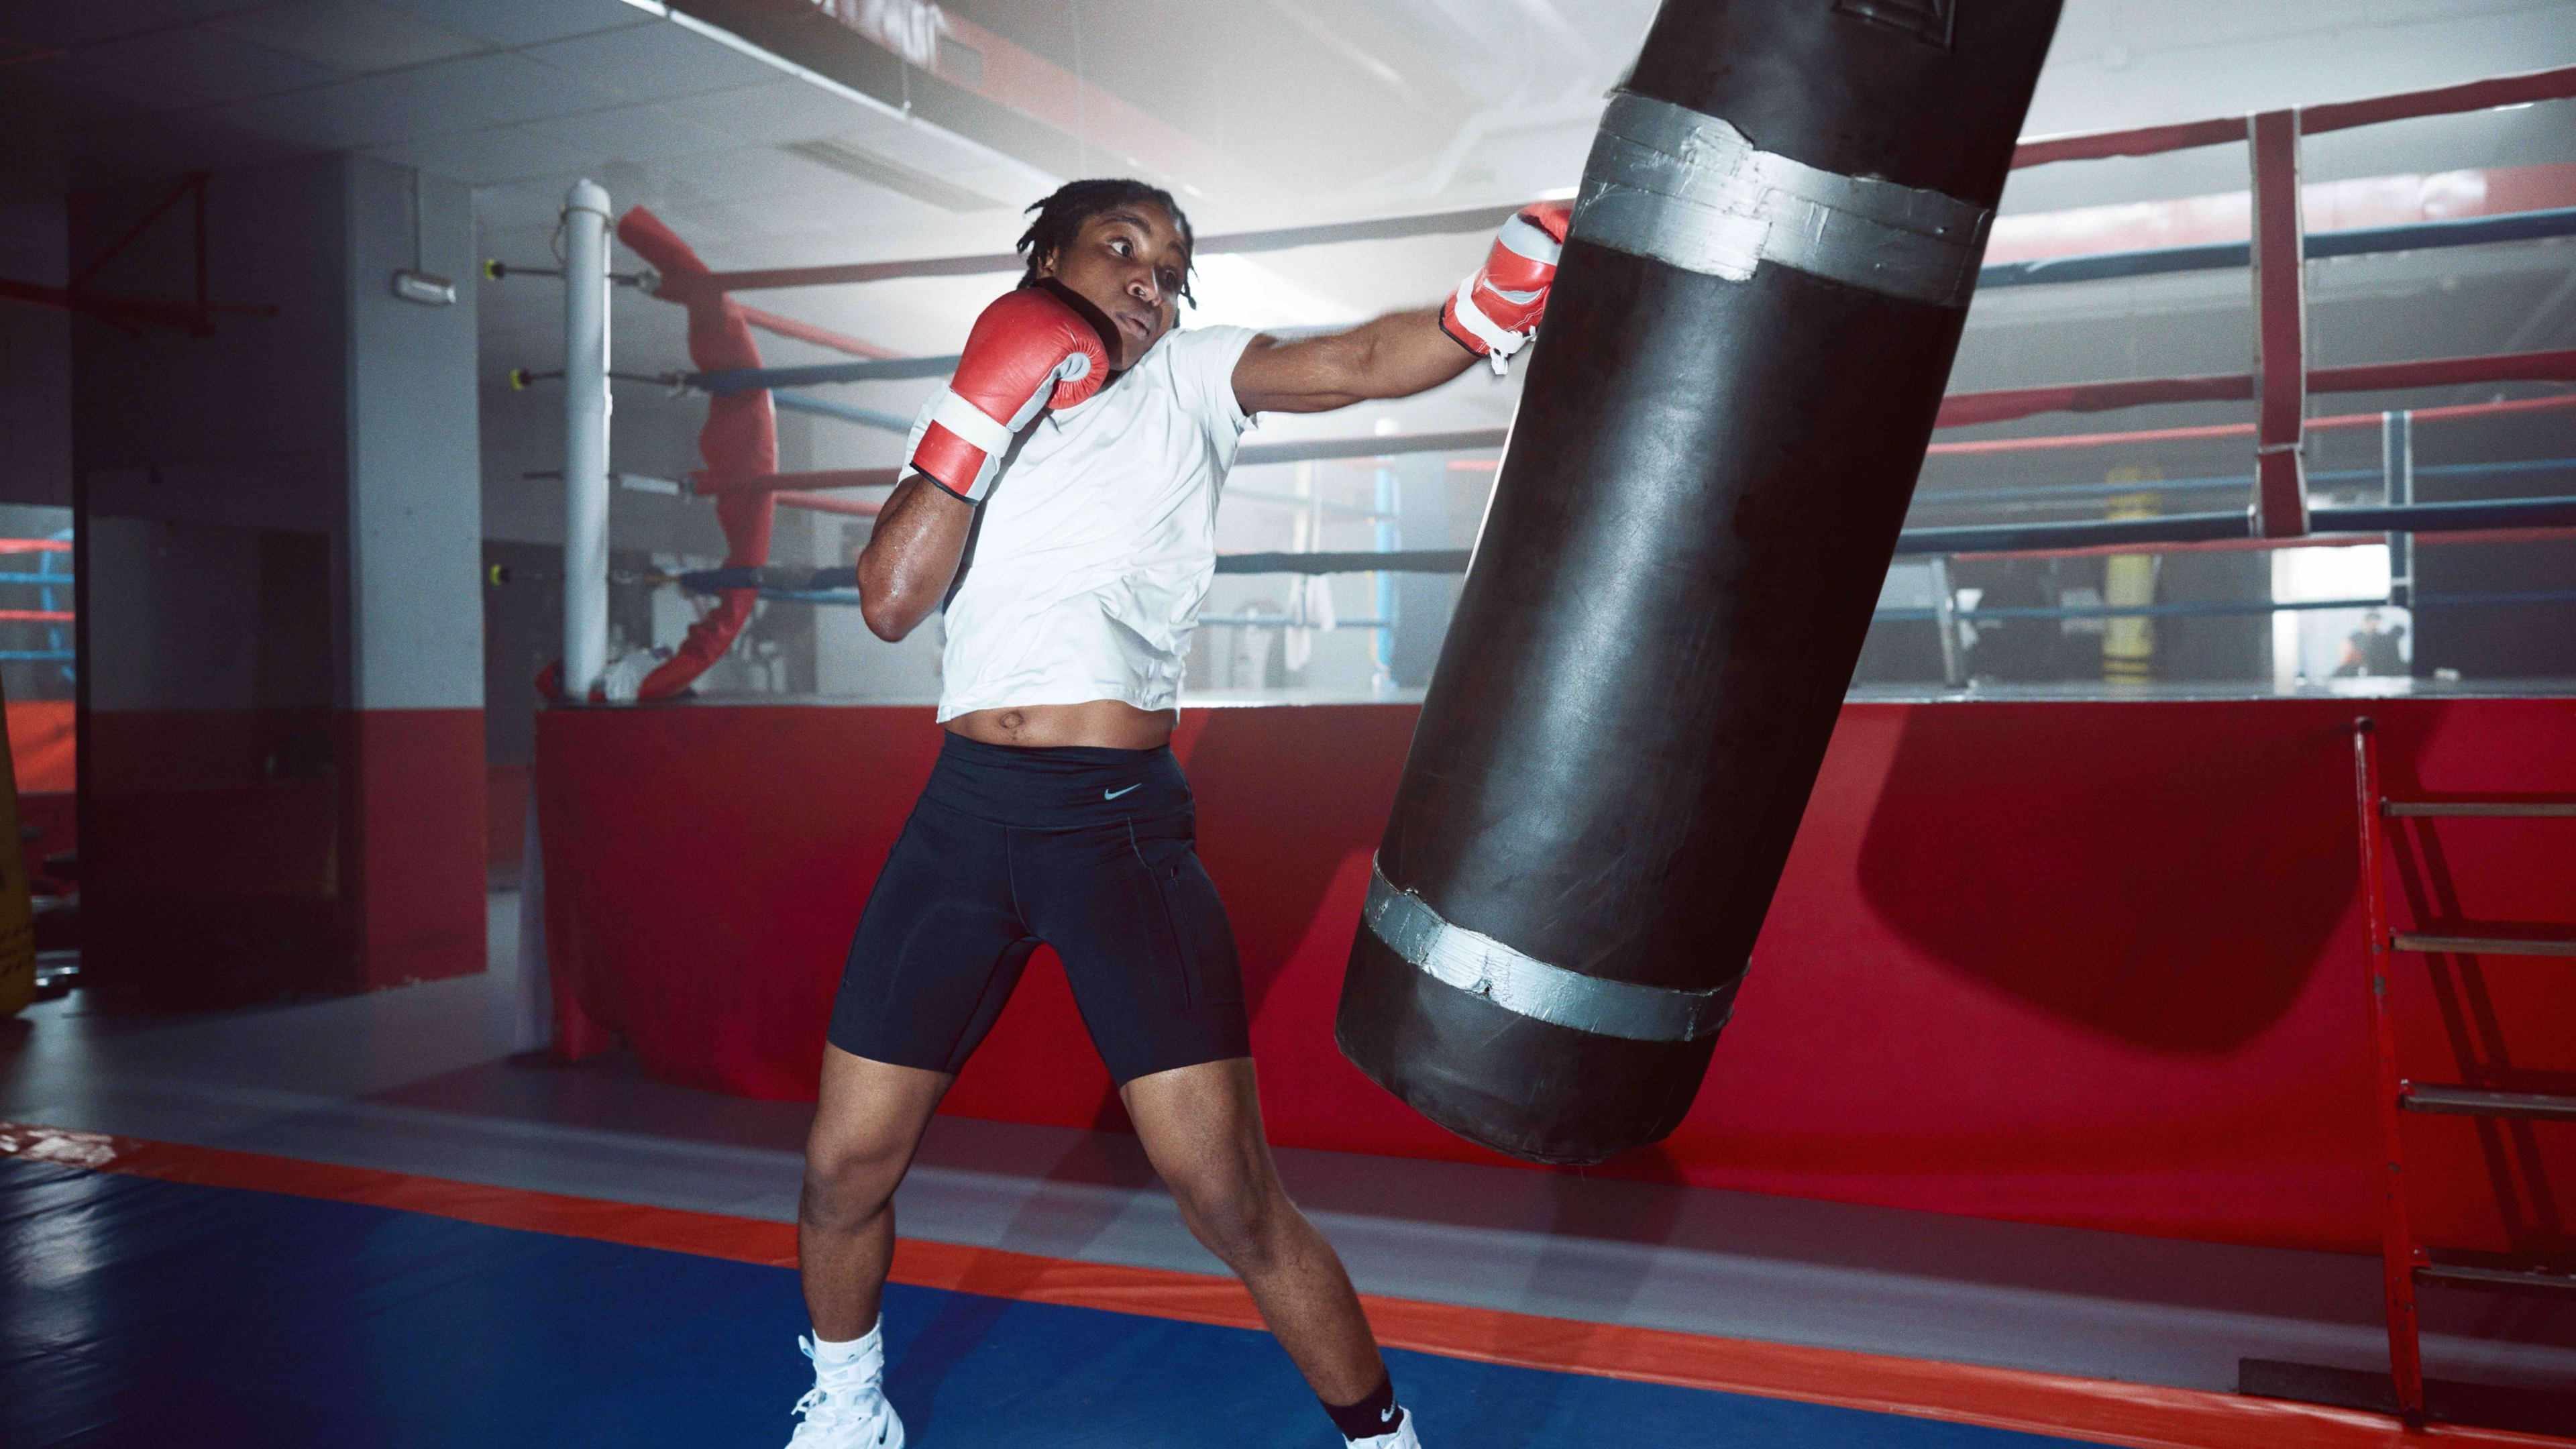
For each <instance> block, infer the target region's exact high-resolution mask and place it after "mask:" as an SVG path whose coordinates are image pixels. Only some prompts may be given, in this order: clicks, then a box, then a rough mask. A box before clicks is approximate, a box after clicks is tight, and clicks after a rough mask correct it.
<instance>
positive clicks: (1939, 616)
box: [1932, 554, 1968, 689]
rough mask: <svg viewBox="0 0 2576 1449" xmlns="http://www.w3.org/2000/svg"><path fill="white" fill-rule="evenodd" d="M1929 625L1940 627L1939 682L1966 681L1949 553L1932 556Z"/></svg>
mask: <svg viewBox="0 0 2576 1449" xmlns="http://www.w3.org/2000/svg"><path fill="white" fill-rule="evenodd" d="M1932 627H1933V628H1935V629H1938V630H1940V631H1941V682H1942V683H1943V684H1946V685H1948V686H1950V687H1951V688H1952V689H1956V688H1958V687H1959V686H1960V685H1963V684H1965V683H1967V682H1968V662H1967V659H1966V657H1965V651H1964V650H1963V649H1962V648H1961V647H1960V641H1959V591H1958V589H1957V588H1956V587H1955V586H1953V585H1952V584H1951V582H1950V556H1949V555H1948V554H1934V555H1933V556H1932Z"/></svg>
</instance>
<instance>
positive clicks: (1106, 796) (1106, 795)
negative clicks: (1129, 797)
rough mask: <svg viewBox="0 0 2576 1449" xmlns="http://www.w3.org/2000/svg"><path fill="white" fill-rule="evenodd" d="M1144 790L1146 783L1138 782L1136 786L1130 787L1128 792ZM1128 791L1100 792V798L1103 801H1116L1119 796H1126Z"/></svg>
mask: <svg viewBox="0 0 2576 1449" xmlns="http://www.w3.org/2000/svg"><path fill="white" fill-rule="evenodd" d="M1144 788H1145V786H1144V782H1142V781H1138V782H1137V783H1136V784H1133V785H1130V786H1128V787H1127V790H1142V789H1144ZM1127 790H1103V791H1101V792H1100V798H1101V799H1103V800H1115V799H1117V798H1118V797H1119V796H1121V795H1124V794H1126V793H1127Z"/></svg>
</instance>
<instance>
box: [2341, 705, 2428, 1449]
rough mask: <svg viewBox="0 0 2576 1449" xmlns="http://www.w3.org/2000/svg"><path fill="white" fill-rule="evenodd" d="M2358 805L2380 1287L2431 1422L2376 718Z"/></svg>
mask: <svg viewBox="0 0 2576 1449" xmlns="http://www.w3.org/2000/svg"><path fill="white" fill-rule="evenodd" d="M2352 766H2353V786H2354V791H2353V793H2354V794H2355V796H2357V797H2358V798H2357V799H2356V800H2355V801H2354V803H2355V805H2356V806H2358V807H2359V814H2360V818H2361V929H2362V935H2363V943H2362V964H2363V969H2364V970H2365V971H2367V972H2368V973H2369V982H2368V984H2369V988H2370V993H2369V999H2370V1050H2371V1062H2372V1065H2373V1066H2374V1067H2375V1068H2376V1069H2377V1072H2376V1075H2375V1077H2374V1078H2373V1081H2372V1085H2373V1087H2374V1088H2375V1089H2376V1090H2375V1091H2374V1092H2373V1093H2372V1096H2373V1097H2375V1098H2376V1099H2377V1104H2378V1105H2377V1110H2376V1111H2375V1112H2374V1113H2373V1114H2372V1115H2373V1116H2374V1117H2376V1118H2377V1119H2378V1127H2379V1155H2380V1159H2381V1161H2380V1168H2381V1170H2380V1172H2379V1173H2378V1178H2379V1210H2380V1215H2379V1227H2380V1245H2379V1263H2380V1286H2381V1288H2382V1290H2383V1292H2384V1294H2385V1296H2386V1298H2387V1303H2388V1366H2389V1371H2390V1375H2391V1377H2392V1378H2394V1379H2395V1380H2396V1386H2397V1412H2398V1413H2399V1414H2400V1415H2402V1416H2403V1417H2404V1418H2405V1420H2406V1422H2407V1423H2409V1424H2420V1423H2421V1422H2423V1417H2424V1355H2423V1348H2422V1340H2421V1338H2419V1337H2418V1328H2417V1324H2416V1317H2415V1264H2416V1261H2417V1259H2418V1256H2419V1255H2418V1253H2417V1251H2416V1247H2415V1232H2414V1228H2413V1226H2412V1224H2410V1223H2409V1222H2408V1220H2407V1216H2406V1170H2405V1164H2406V1139H2405V1132H2404V1128H2403V1126H2402V1124H2401V1120H2400V1119H2401V1117H2402V1115H2403V1108H2402V1104H2401V1103H2400V1102H2399V1100H2398V1098H2399V1095H2400V1094H2401V1093H2403V1092H2404V1091H2405V1090H2406V1087H2405V1083H2404V1081H2403V1080H2402V1079H2401V1078H2400V1076H2399V1074H2398V1070H2397V1023H2396V1020H2395V1018H2394V1016H2393V1015H2392V1012H2391V1008H2390V1003H2389V1000H2388V957H2389V950H2388V946H2389V935H2388V888H2387V877H2386V876H2385V875H2383V874H2382V873H2381V872H2382V871H2383V870H2384V869H2385V866H2384V865H2383V863H2382V857H2383V849H2384V848H2383V844H2382V832H2383V826H2382V824H2381V819H2382V817H2381V814H2380V808H2381V807H2380V801H2381V796H2380V793H2379V736H2378V732H2377V731H2376V730H2375V729H2374V728H2373V727H2372V721H2371V720H2370V719H2369V717H2367V716H2364V717H2363V718H2360V719H2357V720H2354V721H2353V722H2352Z"/></svg>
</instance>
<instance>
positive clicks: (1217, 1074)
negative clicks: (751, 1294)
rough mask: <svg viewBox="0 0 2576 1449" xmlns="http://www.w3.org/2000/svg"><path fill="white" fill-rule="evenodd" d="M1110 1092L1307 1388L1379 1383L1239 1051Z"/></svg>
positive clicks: (1372, 1347)
mask: <svg viewBox="0 0 2576 1449" xmlns="http://www.w3.org/2000/svg"><path fill="white" fill-rule="evenodd" d="M1122 1095H1123V1096H1124V1097H1125V1098H1126V1102H1127V1114H1128V1115H1129V1116H1130V1117H1132V1118H1134V1119H1135V1122H1136V1132H1137V1135H1138V1136H1140V1137H1142V1138H1143V1139H1144V1143H1145V1154H1146V1156H1148V1157H1149V1158H1151V1159H1152V1160H1153V1163H1154V1170H1155V1171H1156V1172H1159V1173H1161V1174H1162V1176H1163V1181H1164V1182H1165V1183H1166V1184H1167V1185H1168V1186H1169V1187H1170V1188H1171V1190H1172V1196H1173V1197H1174V1198H1175V1199H1176V1200H1178V1201H1179V1203H1180V1207H1181V1219H1182V1221H1184V1222H1186V1223H1187V1224H1189V1228H1190V1231H1191V1232H1192V1233H1194V1234H1196V1235H1197V1237H1198V1240H1199V1241H1200V1242H1202V1243H1205V1244H1206V1245H1207V1247H1208V1251H1210V1252H1212V1253H1214V1254H1216V1255H1217V1257H1219V1258H1220V1259H1223V1260H1224V1262H1225V1265H1226V1266H1227V1267H1229V1268H1232V1269H1233V1270H1234V1271H1235V1274H1236V1275H1237V1276H1238V1277H1240V1278H1242V1279H1243V1285H1244V1286H1245V1287H1246V1288H1249V1289H1251V1290H1252V1301H1253V1303H1254V1304H1255V1305H1256V1306H1257V1307H1259V1308H1260V1310H1261V1317H1262V1321H1263V1322H1265V1323H1267V1324H1269V1325H1270V1331H1271V1332H1272V1333H1273V1334H1276V1335H1277V1336H1278V1339H1279V1345H1280V1347H1282V1348H1285V1349H1286V1350H1287V1351H1288V1357H1289V1359H1290V1360H1292V1361H1293V1362H1294V1363H1295V1364H1296V1365H1297V1369H1298V1371H1299V1372H1300V1373H1303V1374H1304V1375H1305V1376H1306V1382H1307V1384H1308V1385H1309V1386H1310V1387H1312V1388H1313V1389H1314V1391H1315V1396H1316V1397H1317V1398H1320V1399H1322V1400H1323V1401H1324V1402H1326V1403H1328V1404H1351V1403H1357V1402H1358V1401H1359V1400H1361V1399H1362V1398H1364V1397H1366V1396H1367V1395H1368V1394H1369V1393H1370V1392H1371V1391H1373V1390H1375V1389H1376V1388H1377V1387H1378V1385H1379V1384H1381V1383H1383V1382H1384V1381H1385V1379H1386V1362H1385V1360H1384V1359H1382V1358H1380V1357H1379V1356H1378V1351H1377V1338H1376V1336H1375V1335H1374V1334H1372V1333H1370V1332H1369V1324H1368V1318H1367V1316H1366V1315H1365V1314H1363V1313H1362V1312H1361V1311H1360V1300H1359V1295H1358V1294H1357V1293H1355V1292H1353V1291H1352V1290H1351V1277H1350V1274H1349V1273H1347V1272H1345V1271H1343V1269H1342V1260H1341V1258H1340V1256H1339V1255H1337V1254H1335V1253H1334V1252H1333V1245H1332V1244H1330V1243H1328V1242H1326V1241H1324V1235H1323V1234H1322V1233H1319V1232H1317V1231H1316V1230H1315V1225H1314V1224H1312V1223H1310V1222H1308V1221H1306V1215H1305V1214H1304V1213H1301V1212H1299V1211H1298V1210H1297V1205H1296V1204H1295V1203H1293V1202H1290V1201H1289V1200H1288V1194H1287V1191H1286V1190H1285V1189H1283V1188H1282V1187H1281V1186H1280V1184H1279V1172H1278V1169H1277V1167H1276V1166H1275V1165H1274V1164H1273V1163H1272V1161H1271V1157H1270V1145H1269V1143H1268V1142H1267V1141H1265V1140H1264V1139H1263V1137H1262V1135H1261V1099H1260V1096H1259V1094H1258V1093H1257V1092H1256V1091H1255V1090H1254V1087H1253V1076H1252V1062H1251V1059H1250V1058H1247V1057H1237V1058H1234V1059H1233V1060H1231V1061H1221V1062H1205V1063H1202V1064H1200V1065H1198V1066H1194V1067H1180V1068H1176V1069H1174V1070H1172V1071H1168V1072H1156V1073H1154V1074H1153V1075H1151V1076H1145V1077H1138V1078H1137V1079H1136V1080H1134V1081H1132V1082H1129V1083H1128V1084H1127V1085H1126V1087H1125V1088H1124V1089H1123V1092H1122ZM808 1291H809V1292H810V1291H811V1290H810V1289H809V1290H808Z"/></svg>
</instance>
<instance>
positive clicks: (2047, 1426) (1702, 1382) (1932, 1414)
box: [0, 1122, 2566, 1449]
mask: <svg viewBox="0 0 2576 1449" xmlns="http://www.w3.org/2000/svg"><path fill="white" fill-rule="evenodd" d="M0 1157H7V1158H15V1159H18V1160H21V1161H31V1162H54V1163H61V1164H64V1165H67V1166H72V1167H78V1168H84V1169H87V1170H89V1171H93V1172H115V1173H123V1174H127V1175H130V1176H135V1177H147V1178H153V1179H155V1180H158V1181H163V1182H184V1183H192V1184H195V1185H198V1186H203V1187H230V1188H242V1189H247V1190H250V1191H255V1192H275V1193H285V1194H289V1195H291V1196H296V1197H312V1198H322V1199H326V1200H328V1201H333V1202H348V1203H361V1204H365V1205H367V1206H371V1207H387V1208H398V1209H401V1210H403V1211H405V1212H416V1213H426V1214H429V1215H431V1216H434V1217H444V1218H452V1219H456V1220H458V1221H462V1222H470V1223H481V1224H483V1225H485V1226H487V1227H497V1228H512V1229H517V1230H520V1231H525V1232H540V1233H555V1234H559V1235H562V1236H565V1237H578V1238H590V1239H593V1240H596V1241H600V1242H610V1243H622V1244H625V1245H627V1246H629V1247H638V1248H658V1249H662V1250H664V1251H668V1252H678V1253H694V1254H698V1255H700V1256H703V1257H712V1258H725V1259H730V1260H732V1261H735V1262H743V1263H760V1264H765V1265H769V1266H774V1267H793V1266H794V1265H795V1262H796V1229H795V1227H794V1225H792V1224H789V1223H773V1222H766V1221H762V1220H759V1219H753V1218H735V1217H723V1216H719V1215H717V1214H714V1213H699V1212H686V1211H682V1210H680V1209H676V1208H660V1207H645V1206H640V1205H637V1204H634V1203H618V1202H603V1201H600V1200H598V1199H595V1198H581V1197H568V1196H565V1195H563V1194H560V1193H549V1192H528V1191H523V1190H521V1189H517V1188H506V1187H487V1186H484V1185H481V1184H478V1183H467V1182H454V1181H449V1180H447V1179H444V1178H434V1177H415V1176H412V1175H411V1174H408V1173H400V1172H386V1171H382V1170H379V1169H376V1168H370V1167H344V1166H340V1165H338V1164H335V1163H327V1162H307V1161H303V1160H301V1159H297V1158H289V1157H271V1156H267V1155H264V1154H260V1153H251V1152H232V1151H227V1150H224V1149H221V1148H213V1147H193V1146H187V1145H184V1144H180V1143H171V1142H152V1141H146V1140H143V1139H140V1138H132V1137H112V1136H108V1135H106V1134H103V1133H96V1132H77V1131H68V1130H65V1129H61V1128H54V1127H40V1126H31V1125H26V1124H21V1123H12V1122H0ZM893 1276H894V1280H895V1281H896V1282H899V1283H906V1284H911V1285H914V1286H918V1287H927V1288H946V1289H953V1290H956V1291H959V1292H966V1293H980V1294H984V1295H987V1296H990V1297H998V1298H1011V1299H1017V1300H1020V1301H1023V1302H1032V1303H1056V1304H1064V1305H1068V1306H1072V1307H1080V1308H1098V1309H1105V1310H1108V1311H1110V1312H1115V1313H1132V1314H1137V1315H1140V1316H1143V1317H1149V1318H1167V1319H1179V1320H1183V1321H1187V1322H1192V1323H1211V1324H1219V1325H1223V1326H1226V1327H1233V1328H1259V1327H1260V1326H1261V1319H1260V1315H1259V1314H1257V1313H1256V1312H1254V1310H1253V1306H1252V1300H1251V1298H1250V1297H1249V1296H1248V1295H1246V1294H1245V1292H1244V1290H1243V1285H1241V1284H1240V1283H1238V1282H1236V1281H1234V1280H1233V1279H1231V1278H1220V1277H1215V1276H1212V1275H1208V1274H1201V1273H1179V1272H1173V1271H1170V1270H1168V1269H1159V1268H1128V1267H1121V1266H1118V1265H1115V1264H1105V1263H1082V1262H1075V1261H1071V1260H1069V1259H1062V1258H1044V1257H1039V1256H1036V1255H1034V1254H1028V1253H1012V1252H1005V1251H1003V1250H1001V1249H998V1248H974V1247H965V1246H961V1245H958V1244H953V1243H930V1242H922V1241H919V1240H917V1239H910V1238H907V1239H903V1240H901V1241H899V1242H898V1243H897V1244H896V1247H895V1261H894V1274H893ZM1364 1301H1365V1302H1366V1303H1367V1305H1368V1311H1369V1319H1370V1322H1371V1323H1372V1324H1373V1325H1374V1326H1375V1327H1376V1329H1377V1336H1378V1341H1379V1342H1381V1343H1383V1344H1386V1345H1389V1346H1391V1347H1396V1348H1408V1349H1417V1350H1420V1351H1422V1352H1425V1353H1436V1354H1442V1355H1445V1356H1448V1357H1452V1358H1464V1359H1472V1360H1476V1361H1479V1362H1485V1363H1499V1364H1510V1365H1514V1366H1517V1367H1522V1368H1535V1369H1545V1370H1551V1371H1555V1372H1560V1373H1578V1374H1590V1375H1594V1376H1597V1377H1602V1378H1616V1379H1629V1380H1634V1381H1637V1382H1643V1383H1659V1384H1672V1385H1677V1386H1680V1387H1683V1388H1695V1389H1709V1390H1715V1391H1718V1392H1723V1393H1738V1394H1751V1395H1755V1396H1759V1397H1764V1398H1775V1399H1794V1400H1800V1401H1803V1402H1806V1403H1814V1404H1830V1405H1835V1406H1837V1407H1842V1408H1853V1409H1862V1410H1867V1411H1869V1412H1873V1413H1886V1414H1903V1415H1908V1416H1911V1417H1915V1418H1925V1419H1938V1420H1944V1421H1948V1422H1954V1423H1967V1424H1983V1425H1987V1426H1990V1427H1994V1428H2003V1429H2015V1430H2020V1431H2023V1432H2028V1433H2039V1434H2055V1435H2060V1436H2064V1437H2070V1438H2075V1439H2080V1440H2085V1441H2088V1442H2092V1443H2098V1444H2118V1445H2129V1446H2135V1449H2382V1446H2386V1449H2397V1446H2401V1445H2417V1444H2423V1443H2426V1442H2439V1443H2443V1444H2446V1445H2457V1446H2462V1449H2469V1446H2479V1449H2484V1446H2494V1449H2515V1446H2524V1449H2548V1446H2556V1449H2565V1443H2566V1441H2564V1440H2559V1439H2551V1438H2544V1437H2541V1436H2537V1435H2528V1434H2513V1433H2506V1432H2503V1431H2499V1430H2486V1429H2463V1428H2452V1427H2447V1426H2441V1427H2435V1428H2433V1429H2431V1430H2429V1431H2427V1432H2425V1433H2422V1434H2417V1435H2412V1436H2410V1435H2407V1434H2405V1433H2404V1432H2403V1431H2402V1430H2401V1429H2400V1427H2399V1426H2398V1424H2397V1423H2396V1421H2395V1420H2392V1419H2387V1418H2383V1417H2380V1416H2378V1415H2373V1414H2360V1413H2353V1412H2349V1411H2346V1410H2340V1409H2325V1408H2317V1407H2313V1406H2310V1405H2304V1404H2290V1403H2282V1402H2279V1401H2276V1400H2269V1399H2250V1398H2240V1397H2237V1396H2235V1395H2231V1394H2213V1393H2205V1392H2201V1391H2198V1390H2193V1389H2172V1388H2159V1387H2155V1386H2152V1385H2144V1384H2122V1383H2110V1382H2105V1381H2099V1380H2093V1379H2079V1378H2070V1377H2065V1376H2061V1375H2055V1374H2040V1373H2030V1372H2026V1371H2023V1370H2018V1369H1994V1368H1978V1367H1973V1366H1969V1365H1963V1364H1948V1363H1936V1362H1930V1361H1926V1360H1920V1359H1907V1358H1897V1357H1892V1356H1889V1355H1883V1354H1867V1353H1852V1352H1847V1351H1844V1350H1839V1349H1824V1348H1802V1347H1797V1346H1794V1345H1789V1344H1775V1343H1758V1342H1753V1341H1750V1340H1745V1339H1728V1338H1712V1337H1705V1336H1701V1335H1697V1334H1687V1333H1675V1332H1672V1331H1670V1330H1665V1329H1652V1328H1630V1327H1625V1326H1622V1325H1617V1324H1601V1323H1583V1322H1577V1321H1574V1320H1570V1319H1562V1318H1541V1317H1537V1316H1535V1315H1532V1314H1526V1313H1510V1312H1505V1311H1503V1310H1500V1309H1491V1308H1470V1307H1463V1306H1460V1305H1457V1304H1447V1303H1423V1302H1417V1301H1414V1300H1410V1299H1403V1298H1385V1297H1380V1296H1377V1295H1374V1294H1369V1295H1364Z"/></svg>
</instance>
